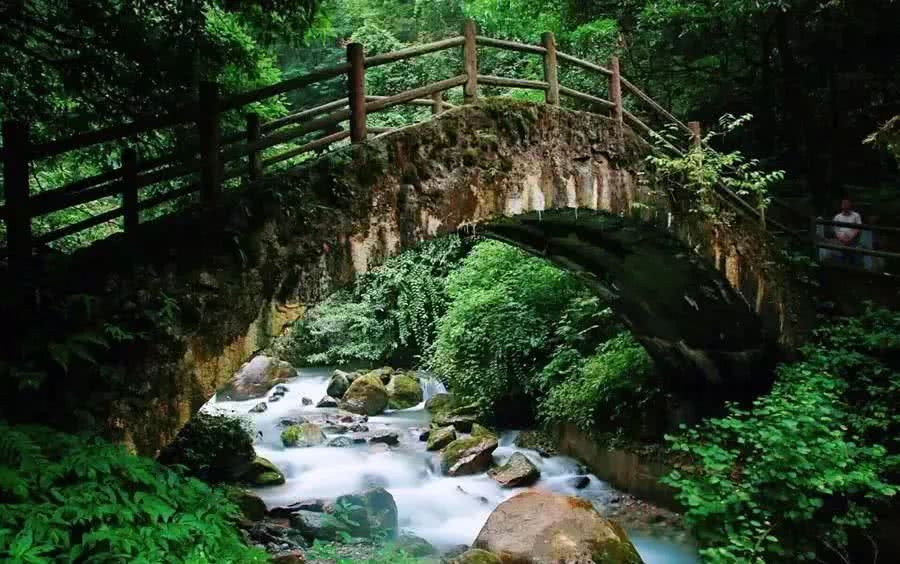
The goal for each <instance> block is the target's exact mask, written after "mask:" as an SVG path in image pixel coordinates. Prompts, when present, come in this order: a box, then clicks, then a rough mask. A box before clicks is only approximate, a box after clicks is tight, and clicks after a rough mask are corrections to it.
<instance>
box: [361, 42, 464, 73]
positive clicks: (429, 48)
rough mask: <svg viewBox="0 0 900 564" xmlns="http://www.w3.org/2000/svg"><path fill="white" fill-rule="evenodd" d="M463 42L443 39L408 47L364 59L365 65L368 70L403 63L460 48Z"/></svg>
mask: <svg viewBox="0 0 900 564" xmlns="http://www.w3.org/2000/svg"><path fill="white" fill-rule="evenodd" d="M463 41H464V38H463V37H462V36H457V37H451V38H450V39H442V40H440V41H432V42H431V43H426V44H424V45H416V46H414V47H407V48H406V49H400V50H398V51H391V52H390V53H382V54H380V55H373V56H371V57H366V58H365V59H363V64H364V65H365V67H366V68H367V69H368V68H372V67H377V66H380V65H386V64H388V63H396V62H397V61H403V60H405V59H411V58H413V57H419V56H422V55H428V54H429V53H436V52H438V51H444V50H446V49H450V48H451V47H458V46H460V45H462V44H463Z"/></svg>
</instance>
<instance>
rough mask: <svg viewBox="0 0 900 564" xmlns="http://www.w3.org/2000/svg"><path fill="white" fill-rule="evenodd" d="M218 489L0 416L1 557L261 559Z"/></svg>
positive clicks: (98, 444)
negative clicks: (242, 535) (237, 526)
mask: <svg viewBox="0 0 900 564" xmlns="http://www.w3.org/2000/svg"><path fill="white" fill-rule="evenodd" d="M237 515H238V510H237V508H236V507H235V506H234V505H233V504H232V503H231V502H230V501H228V499H227V498H226V497H225V495H224V494H223V493H221V492H219V491H218V490H214V489H211V488H210V487H209V486H207V485H206V484H204V483H202V482H200V481H197V480H194V479H191V478H184V477H182V476H180V475H178V474H177V473H175V472H173V471H172V470H169V469H166V468H165V467H163V466H161V465H159V464H157V463H156V462H154V461H153V460H150V459H147V458H140V457H137V456H134V455H131V454H129V453H128V452H126V451H125V449H124V448H123V447H121V446H116V445H112V444H109V443H106V442H104V441H101V440H99V439H90V438H85V437H78V436H71V435H65V434H62V433H58V432H55V431H52V430H50V429H47V428H43V427H14V426H10V425H8V424H6V423H5V422H0V559H4V561H7V559H8V561H11V562H30V563H34V564H37V563H44V562H46V563H49V562H68V561H78V562H122V561H127V562H145V563H156V562H192V563H197V564H200V563H204V562H234V563H244V562H265V561H267V558H266V556H265V554H263V553H261V552H259V551H258V550H255V549H250V548H248V547H247V546H246V545H244V544H243V542H242V541H241V538H240V536H239V535H238V533H237V530H236V529H235V527H234V525H233V521H234V520H235V519H236V518H237Z"/></svg>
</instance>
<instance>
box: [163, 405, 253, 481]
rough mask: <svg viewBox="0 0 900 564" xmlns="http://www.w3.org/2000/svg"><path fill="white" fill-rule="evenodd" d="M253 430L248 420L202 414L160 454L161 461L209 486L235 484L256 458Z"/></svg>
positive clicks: (184, 428) (194, 418) (198, 414)
mask: <svg viewBox="0 0 900 564" xmlns="http://www.w3.org/2000/svg"><path fill="white" fill-rule="evenodd" d="M249 429H250V428H249V423H248V422H247V421H245V420H242V419H238V418H237V417H232V416H229V415H224V414H211V413H206V412H202V411H201V412H199V413H197V414H195V415H194V416H193V417H191V419H190V421H188V422H187V424H185V426H184V427H182V429H181V431H179V432H178V435H177V436H176V437H175V440H174V441H172V442H171V443H170V444H169V445H167V446H166V447H165V448H164V449H163V450H162V451H161V452H160V454H159V461H160V462H161V463H163V464H167V465H170V466H174V465H177V466H181V467H183V469H184V470H185V472H186V473H187V474H188V475H190V476H194V477H196V478H199V479H201V480H203V481H206V482H221V481H228V480H235V479H237V478H239V474H240V473H241V472H240V471H241V470H246V469H247V468H248V467H249V465H250V463H251V462H253V459H254V457H255V456H256V455H255V452H254V449H253V439H252V438H251V436H250V430H249Z"/></svg>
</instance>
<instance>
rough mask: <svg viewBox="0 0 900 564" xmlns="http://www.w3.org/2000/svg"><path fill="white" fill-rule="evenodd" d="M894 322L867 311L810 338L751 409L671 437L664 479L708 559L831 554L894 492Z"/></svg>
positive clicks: (898, 385) (898, 395)
mask: <svg viewBox="0 0 900 564" xmlns="http://www.w3.org/2000/svg"><path fill="white" fill-rule="evenodd" d="M898 335H900V315H898V314H897V313H895V312H889V311H884V310H870V311H869V312H868V313H867V314H866V315H864V316H862V317H860V318H857V319H850V320H846V321H843V322H840V323H835V324H834V325H832V326H829V327H826V328H824V329H822V330H820V331H819V334H818V337H819V342H818V343H817V344H816V345H815V346H811V347H808V348H807V349H806V350H805V351H804V353H805V360H803V361H802V362H797V363H794V364H790V365H786V366H782V367H781V368H780V370H779V374H778V381H777V382H776V384H775V386H774V387H773V389H772V391H771V392H770V393H769V394H768V395H766V396H763V397H761V398H759V399H758V400H757V401H756V402H755V403H754V404H753V406H752V407H750V408H743V407H739V406H736V405H732V406H730V407H729V410H728V414H727V416H725V417H722V418H719V419H713V420H709V421H707V422H706V423H704V424H702V425H700V426H699V427H697V428H694V429H689V430H686V431H684V432H683V433H682V434H681V435H680V436H677V437H673V438H671V441H672V444H673V448H674V449H675V450H677V451H680V452H683V453H685V454H686V455H687V456H688V462H687V463H686V464H684V465H683V467H682V468H680V469H679V470H678V471H676V472H673V473H672V474H671V475H670V476H669V477H668V478H667V483H669V484H670V485H672V486H674V487H675V488H677V490H678V497H679V499H680V501H681V502H682V503H683V504H684V505H685V507H686V508H687V512H686V513H685V518H686V520H687V522H688V523H689V525H690V526H691V527H692V528H693V530H694V532H695V534H696V536H697V539H698V540H699V541H700V543H701V545H702V547H703V548H702V550H701V553H702V554H703V556H704V558H705V559H706V560H707V561H709V562H723V563H732V562H797V561H805V560H813V559H817V558H819V559H821V558H824V557H825V556H826V555H832V556H833V555H835V554H837V555H839V556H840V557H841V558H843V559H844V561H847V560H846V558H847V556H846V551H847V546H848V540H849V537H850V535H851V534H852V533H853V532H854V531H865V529H866V528H868V527H869V526H870V525H871V524H872V522H873V521H874V514H873V511H874V510H875V509H876V508H877V507H878V506H879V504H880V503H882V502H885V501H887V500H888V499H889V498H891V497H892V496H894V495H895V494H896V492H897V487H896V486H895V485H894V484H892V483H891V480H896V478H897V476H898V470H900V458H898V446H900V445H898V444H897V437H898V430H900V419H898V415H897V412H896V406H897V405H898V401H900V371H898V352H900V339H898Z"/></svg>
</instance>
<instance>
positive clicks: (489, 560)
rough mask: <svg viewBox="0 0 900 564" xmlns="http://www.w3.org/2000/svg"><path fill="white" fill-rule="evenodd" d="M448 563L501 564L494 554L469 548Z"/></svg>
mask: <svg viewBox="0 0 900 564" xmlns="http://www.w3.org/2000/svg"><path fill="white" fill-rule="evenodd" d="M450 562H451V564H503V561H502V560H500V558H499V557H498V556H497V555H496V554H494V553H493V552H488V551H486V550H481V549H480V548H471V549H469V550H467V551H465V552H463V553H462V554H460V555H459V556H457V557H456V558H454V559H453V560H451V561H450Z"/></svg>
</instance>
